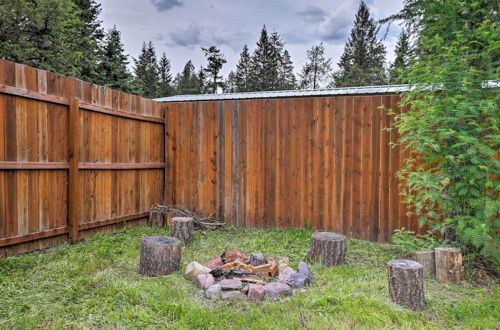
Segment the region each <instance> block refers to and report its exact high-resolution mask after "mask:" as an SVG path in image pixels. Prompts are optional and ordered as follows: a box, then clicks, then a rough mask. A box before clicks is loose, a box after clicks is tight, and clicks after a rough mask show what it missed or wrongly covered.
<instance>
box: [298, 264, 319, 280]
mask: <svg viewBox="0 0 500 330" xmlns="http://www.w3.org/2000/svg"><path fill="white" fill-rule="evenodd" d="M298 271H299V273H301V274H304V275H305V276H306V277H307V278H308V279H309V281H311V282H313V281H314V280H315V279H316V278H315V277H314V275H313V273H312V272H311V269H309V266H308V265H307V264H306V263H305V262H303V261H301V262H300V263H299V266H298Z"/></svg>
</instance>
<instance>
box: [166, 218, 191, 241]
mask: <svg viewBox="0 0 500 330" xmlns="http://www.w3.org/2000/svg"><path fill="white" fill-rule="evenodd" d="M193 223H194V221H193V218H188V217H174V218H172V224H171V226H170V232H171V233H172V236H173V237H175V238H178V239H179V240H180V241H181V242H184V243H186V244H187V243H191V242H192V241H193Z"/></svg>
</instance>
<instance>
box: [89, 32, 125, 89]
mask: <svg viewBox="0 0 500 330" xmlns="http://www.w3.org/2000/svg"><path fill="white" fill-rule="evenodd" d="M100 57H101V61H100V63H99V66H98V69H97V73H98V78H99V79H98V80H97V83H98V84H100V85H103V86H106V87H110V88H115V89H119V90H121V91H124V92H133V88H132V75H131V74H130V72H129V71H128V69H127V64H128V63H129V62H128V55H125V54H124V48H123V44H122V42H121V37H120V31H118V30H117V29H116V26H115V27H113V28H111V29H110V30H109V31H108V32H107V33H106V36H105V38H104V41H103V46H102V54H101V56H100Z"/></svg>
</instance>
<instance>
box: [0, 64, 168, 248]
mask: <svg viewBox="0 0 500 330" xmlns="http://www.w3.org/2000/svg"><path fill="white" fill-rule="evenodd" d="M163 106H164V105H162V104H160V103H157V102H154V101H152V100H147V99H144V98H140V97H137V96H132V95H128V94H125V93H121V92H118V91H114V90H111V89H107V88H104V87H99V86H96V85H92V84H90V83H86V82H82V81H79V80H76V79H72V78H68V77H64V76H60V75H57V74H53V73H50V72H46V71H42V70H37V69H34V68H30V67H26V66H24V65H19V64H15V63H12V62H8V61H3V60H0V257H1V256H10V255H15V254H18V253H22V252H27V251H32V250H37V249H40V248H44V247H49V246H54V245H56V244H59V243H60V242H62V241H65V240H66V239H67V238H68V234H69V236H70V238H71V239H72V240H73V241H76V240H78V239H79V238H83V237H87V236H89V235H91V234H93V233H95V232H99V231H105V230H110V229H113V228H115V227H116V224H118V223H123V222H127V221H129V225H134V224H137V223H141V221H143V220H144V218H145V217H146V216H147V215H148V211H149V208H150V207H151V205H152V204H154V203H158V202H161V200H162V198H163V194H164V192H163V189H164V186H165V185H164V172H165V157H164V155H165V151H164V142H165V137H164V134H165V121H164V111H163V109H162V107H163Z"/></svg>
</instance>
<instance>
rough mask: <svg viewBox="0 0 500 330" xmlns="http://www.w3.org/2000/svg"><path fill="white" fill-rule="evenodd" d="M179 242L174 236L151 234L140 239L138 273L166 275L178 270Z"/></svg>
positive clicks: (179, 258) (179, 261)
mask: <svg viewBox="0 0 500 330" xmlns="http://www.w3.org/2000/svg"><path fill="white" fill-rule="evenodd" d="M181 247H182V245H181V242H180V241H179V240H178V239H177V238H174V237H167V236H151V237H146V238H143V239H142V241H141V256H140V273H141V274H142V275H146V276H160V275H168V274H170V273H172V272H175V271H177V270H179V266H180V263H181Z"/></svg>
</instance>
